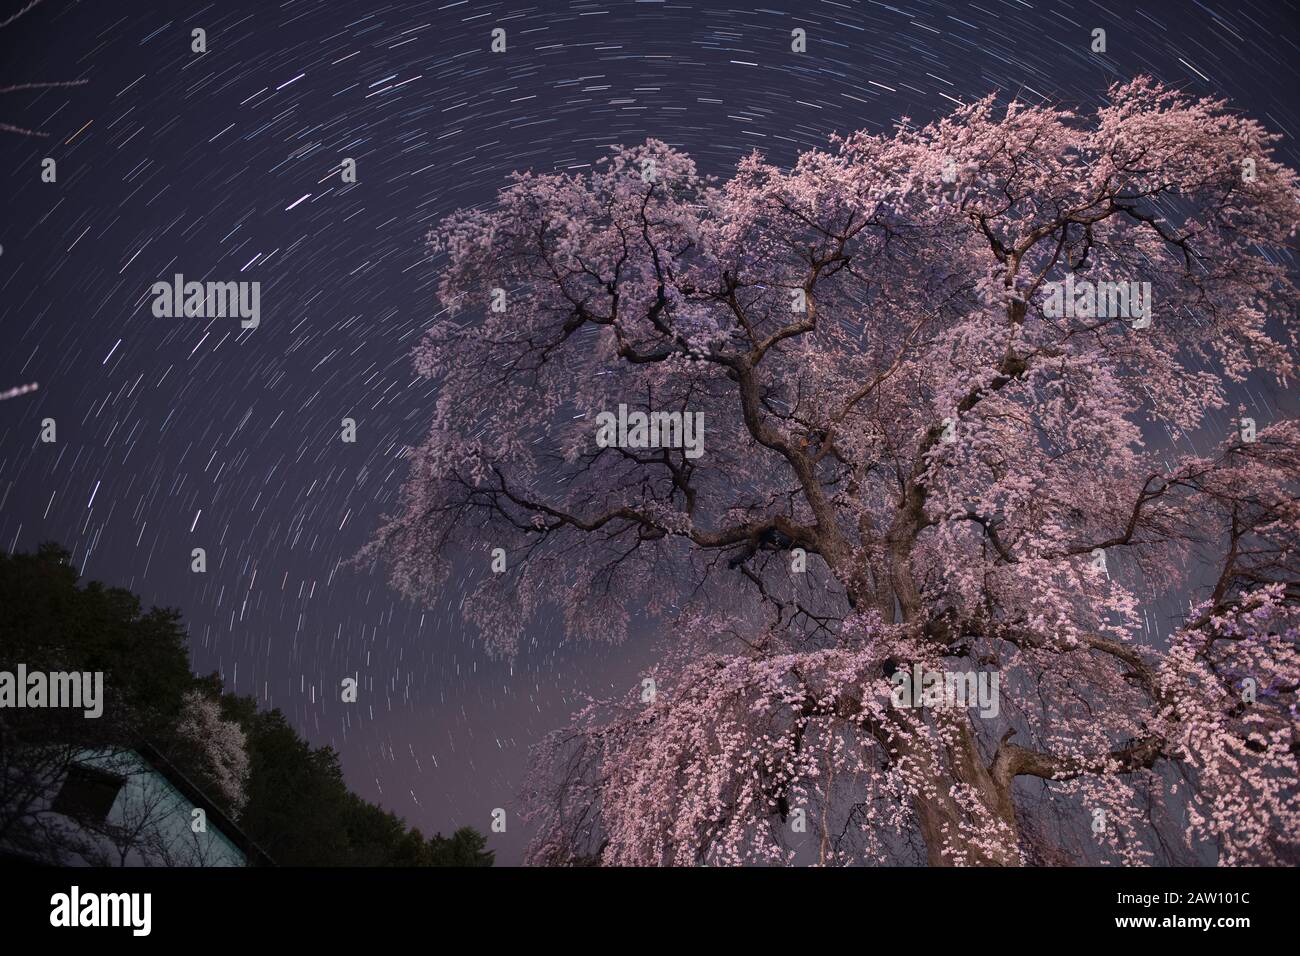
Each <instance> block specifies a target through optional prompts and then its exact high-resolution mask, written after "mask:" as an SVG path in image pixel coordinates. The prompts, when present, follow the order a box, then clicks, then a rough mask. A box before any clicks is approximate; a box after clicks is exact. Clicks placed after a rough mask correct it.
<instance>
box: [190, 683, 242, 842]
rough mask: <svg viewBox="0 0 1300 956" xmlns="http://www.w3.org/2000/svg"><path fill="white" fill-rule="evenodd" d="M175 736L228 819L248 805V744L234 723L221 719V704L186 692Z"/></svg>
mask: <svg viewBox="0 0 1300 956" xmlns="http://www.w3.org/2000/svg"><path fill="white" fill-rule="evenodd" d="M182 708H183V709H182V711H181V716H180V721H179V722H178V723H177V725H176V736H177V738H178V739H179V740H180V742H181V744H182V746H185V747H188V748H190V749H191V750H192V751H193V756H192V758H191V759H192V760H193V761H194V762H195V763H196V764H197V765H198V767H200V768H201V775H202V776H203V777H204V778H205V779H206V780H207V781H208V782H210V783H211V784H212V786H213V787H214V788H215V790H216V792H217V793H218V794H219V795H220V797H221V800H222V802H223V804H224V805H225V806H227V807H229V808H230V810H231V816H233V817H238V816H239V814H240V812H241V811H242V810H243V809H244V805H245V804H246V803H247V802H248V794H247V792H246V790H245V786H246V784H247V783H248V773H249V764H248V740H247V737H246V735H245V734H244V731H243V728H241V727H240V726H239V723H238V722H237V721H234V720H226V719H225V718H224V717H222V716H221V704H220V702H219V701H217V700H216V699H215V698H212V697H209V696H208V695H206V694H204V693H203V692H202V691H199V690H190V691H186V693H185V697H184V700H183V703H182Z"/></svg>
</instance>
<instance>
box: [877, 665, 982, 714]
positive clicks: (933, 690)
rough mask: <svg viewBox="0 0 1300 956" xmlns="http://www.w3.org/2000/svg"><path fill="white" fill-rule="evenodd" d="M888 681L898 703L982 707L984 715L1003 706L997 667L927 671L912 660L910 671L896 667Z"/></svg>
mask: <svg viewBox="0 0 1300 956" xmlns="http://www.w3.org/2000/svg"><path fill="white" fill-rule="evenodd" d="M889 681H890V683H891V684H893V685H894V687H893V690H892V691H891V692H890V700H891V701H892V702H893V704H894V706H895V707H904V708H911V707H938V708H946V707H961V708H966V707H979V713H980V716H981V717H996V716H997V715H998V713H999V711H1000V709H1001V708H1000V706H999V704H998V684H999V677H998V673H997V671H928V670H923V669H922V667H921V665H920V664H913V665H912V669H911V670H910V671H908V670H906V669H903V668H900V669H899V670H896V671H894V673H893V675H892V676H891V677H890V678H889Z"/></svg>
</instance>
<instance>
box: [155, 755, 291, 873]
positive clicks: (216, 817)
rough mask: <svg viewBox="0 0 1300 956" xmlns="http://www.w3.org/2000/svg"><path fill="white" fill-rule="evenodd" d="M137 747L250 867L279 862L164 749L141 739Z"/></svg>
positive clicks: (271, 864) (273, 864) (272, 864)
mask: <svg viewBox="0 0 1300 956" xmlns="http://www.w3.org/2000/svg"><path fill="white" fill-rule="evenodd" d="M134 750H135V752H136V753H138V754H139V755H140V756H141V757H143V758H144V759H145V760H146V761H147V762H148V763H149V765H150V766H151V767H153V768H154V769H155V770H157V771H158V773H160V774H161V775H162V776H164V777H166V778H167V780H168V782H169V783H171V785H172V786H173V787H175V788H176V789H177V790H179V791H180V792H181V793H182V794H183V795H184V796H185V798H186V799H188V800H189V801H190V802H191V803H193V804H194V806H196V807H201V808H202V809H203V812H204V813H205V814H206V815H207V818H208V820H210V821H212V822H213V823H215V824H216V826H217V828H218V829H219V830H220V831H221V832H222V833H224V834H225V835H226V837H227V838H229V840H230V842H231V843H233V844H235V846H237V847H238V848H239V849H240V850H242V851H243V853H244V856H245V857H246V858H247V860H248V864H249V866H275V861H274V860H272V859H271V857H270V855H269V854H268V853H267V852H266V851H265V850H263V849H262V848H261V847H260V846H258V845H257V843H256V841H254V840H253V838H252V837H250V836H249V835H248V834H247V833H245V832H244V831H243V830H241V829H240V828H239V826H238V824H236V823H235V821H234V820H232V819H231V818H230V817H228V816H227V815H226V814H225V812H224V811H223V810H222V809H221V808H220V807H219V806H217V805H216V804H215V803H214V802H213V801H212V800H211V799H209V797H208V795H207V794H206V793H204V792H203V789H202V788H201V787H200V786H199V785H198V784H196V783H195V782H194V781H193V780H191V779H190V778H189V777H187V776H186V775H185V774H184V773H183V772H182V771H181V769H180V768H179V767H177V766H176V765H175V764H173V763H172V762H171V761H170V760H168V759H167V758H166V757H165V756H163V754H162V751H160V750H159V749H158V748H157V747H155V746H154V745H153V744H151V743H149V742H148V741H147V740H142V741H138V742H137V743H136V745H135V747H134Z"/></svg>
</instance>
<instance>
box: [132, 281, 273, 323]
mask: <svg viewBox="0 0 1300 956" xmlns="http://www.w3.org/2000/svg"><path fill="white" fill-rule="evenodd" d="M149 291H150V292H151V293H153V297H154V299H153V314H154V316H155V317H157V318H160V319H179V318H182V317H183V318H207V319H225V318H235V317H238V318H240V319H243V321H242V322H240V323H239V324H240V325H241V326H243V327H244V328H246V329H255V328H257V326H258V325H259V324H260V323H261V321H262V318H261V315H262V313H261V300H262V284H261V283H260V282H186V281H185V276H183V275H181V274H180V273H179V272H178V273H176V275H175V276H174V277H173V278H172V281H171V282H167V281H165V280H164V281H161V282H155V283H154V284H153V285H152V286H151V287H150V289H149Z"/></svg>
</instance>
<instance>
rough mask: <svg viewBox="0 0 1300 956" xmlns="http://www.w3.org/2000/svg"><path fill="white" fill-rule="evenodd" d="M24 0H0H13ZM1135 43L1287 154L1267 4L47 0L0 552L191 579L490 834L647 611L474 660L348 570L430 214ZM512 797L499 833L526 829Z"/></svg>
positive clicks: (8, 73)
mask: <svg viewBox="0 0 1300 956" xmlns="http://www.w3.org/2000/svg"><path fill="white" fill-rule="evenodd" d="M25 5H26V0H22V2H17V0H0V22H3V21H5V20H6V19H8V18H9V17H10V16H11V15H13V14H16V13H18V12H19V11H20V10H21V9H22V8H23V6H25ZM495 27H502V28H504V29H505V30H506V31H507V50H506V52H504V53H492V52H490V50H489V46H490V42H491V31H492V30H493V28H495ZM796 27H802V28H803V29H805V30H806V31H807V52H806V53H803V54H799V53H793V52H791V49H790V34H791V30H793V29H794V28H796ZM1097 27H1100V28H1103V29H1105V30H1106V37H1107V48H1108V52H1107V53H1106V54H1105V55H1100V54H1096V53H1093V52H1092V51H1091V49H1090V44H1091V41H1092V36H1091V34H1092V30H1093V29H1094V28H1097ZM195 28H202V29H204V30H205V31H206V34H207V50H208V52H206V53H204V54H197V53H194V52H192V50H191V30H193V29H195ZM1139 73H1148V74H1150V75H1152V76H1154V77H1156V78H1158V79H1161V80H1164V81H1166V82H1168V83H1171V84H1174V85H1177V86H1179V87H1182V88H1184V89H1186V90H1188V91H1189V92H1192V93H1195V94H1215V95H1224V96H1227V97H1228V98H1230V99H1231V100H1232V101H1233V104H1234V105H1235V106H1236V107H1238V108H1240V109H1242V110H1243V111H1245V112H1246V113H1248V114H1250V115H1252V116H1254V117H1256V118H1257V119H1259V120H1260V121H1261V122H1263V123H1264V125H1265V126H1267V127H1268V128H1270V129H1271V130H1273V131H1276V132H1280V133H1283V134H1284V135H1285V136H1286V137H1287V140H1286V142H1285V143H1284V144H1283V147H1282V149H1281V151H1280V158H1281V159H1282V161H1283V162H1285V163H1286V164H1287V165H1290V166H1292V167H1296V166H1300V150H1297V146H1296V142H1295V139H1294V137H1295V136H1296V135H1297V134H1300V108H1298V107H1300V95H1298V94H1297V90H1300V5H1298V4H1297V3H1295V2H1291V0H1260V2H1249V3H1198V2H1195V0H1186V2H1178V0H1166V2H1156V3H1140V4H1136V5H1133V4H1130V3H1128V2H1121V0H1115V2H1113V3H1104V4H1099V3H1086V2H1077V3H1065V2H1060V3H1055V2H1048V0H1035V2H1033V3H1029V2H1021V0H980V2H978V3H936V2H910V3H909V2H900V3H898V4H889V3H877V2H863V3H854V2H831V0H803V2H801V3H799V4H780V3H777V2H776V0H771V5H770V6H767V7H764V8H761V9H760V8H757V7H754V8H750V9H739V8H738V6H737V7H724V6H710V5H705V4H691V3H659V2H635V3H634V2H626V3H561V2H558V0H557V2H548V3H535V4H519V3H478V2H461V3H441V4H439V3H388V4H374V3H363V2H356V0H329V2H318V0H288V2H283V3H274V2H271V0H263V2H260V3H247V2H230V0H220V2H215V3H209V4H199V3H194V4H190V3H183V2H145V0H139V2H137V0H113V2H106V0H99V2H91V0H86V2H70V0H44V2H43V3H38V4H37V5H36V6H35V7H34V8H33V9H31V10H30V11H28V12H27V13H25V14H24V15H23V16H21V17H20V18H18V19H16V20H14V21H13V22H12V23H9V24H8V25H6V26H3V27H2V28H0V87H10V86H16V85H20V84H24V83H37V82H47V83H48V82H54V81H79V80H84V81H86V82H85V83H84V85H80V86H73V87H56V88H51V89H33V90H12V91H7V92H4V93H3V94H0V124H8V125H9V126H12V127H18V128H21V129H25V130H30V131H37V132H41V133H45V134H47V136H46V137H45V138H38V137H35V136H30V135H24V134H22V133H19V132H0V175H3V181H2V182H3V185H2V186H0V190H2V195H3V212H2V213H0V245H2V246H3V252H2V253H0V394H3V393H4V392H5V391H6V390H8V389H10V388H14V387H17V386H23V385H27V384H30V383H38V384H39V388H38V389H37V390H36V391H33V392H28V393H26V394H22V395H18V396H15V397H11V398H6V399H4V400H3V401H0V549H3V550H6V551H12V550H31V549H34V548H35V547H36V546H37V545H38V544H39V543H40V542H42V541H46V540H53V541H57V542H59V543H61V544H63V545H64V546H65V547H67V548H68V549H69V550H71V552H72V553H73V556H74V560H75V563H76V565H77V567H78V569H79V570H80V571H81V573H82V574H83V575H85V576H86V577H88V578H95V579H100V580H103V581H106V582H109V583H112V584H119V585H122V586H125V587H127V588H130V589H132V590H134V591H136V592H137V593H138V594H140V596H141V598H142V599H143V600H144V601H145V602H146V603H147V604H161V605H168V606H174V607H177V608H179V609H180V610H181V611H182V612H183V614H184V616H185V619H186V621H187V622H188V626H189V632H190V639H191V647H192V654H193V658H194V664H195V670H196V671H197V672H199V673H208V672H211V671H214V670H215V671H218V672H219V673H220V675H221V677H222V678H223V680H224V681H225V684H226V687H227V688H228V689H230V690H233V691H236V692H239V693H242V694H249V695H253V696H255V697H257V698H258V700H259V701H261V702H262V703H263V704H264V705H265V706H268V707H270V706H275V707H279V708H281V709H282V710H283V711H284V712H285V713H286V714H287V715H288V716H289V718H290V719H291V720H292V721H293V722H294V724H295V725H296V726H297V727H298V729H299V730H300V731H302V732H303V733H304V734H306V735H307V736H308V737H309V739H310V740H311V741H312V742H313V743H315V744H326V743H328V744H330V745H332V746H334V747H335V748H336V749H337V750H338V751H339V752H340V753H341V755H342V763H343V768H344V771H345V774H346V778H347V781H348V784H349V785H350V786H351V787H352V789H354V790H355V791H357V792H358V793H359V794H361V795H362V796H364V797H366V798H367V799H371V800H375V801H378V802H380V803H382V804H383V805H384V806H385V807H387V808H388V809H391V810H393V811H394V812H396V813H398V814H400V815H401V816H403V817H404V818H406V820H407V821H408V823H411V824H413V825H418V826H419V827H421V828H422V829H423V830H424V831H425V832H426V833H431V832H433V831H435V830H441V831H442V832H444V833H446V832H448V831H449V830H450V829H453V828H455V827H457V826H461V825H471V826H475V827H477V828H478V829H479V830H481V831H483V832H487V831H488V829H489V825H490V821H491V813H492V810H493V809H494V808H496V807H504V808H507V809H510V808H514V807H516V806H517V801H516V794H517V791H518V789H519V786H520V784H521V780H522V771H523V767H524V764H525V761H526V758H527V750H528V747H529V746H530V745H531V744H532V743H533V742H535V741H536V740H537V739H538V738H539V737H540V736H541V735H543V734H544V733H546V732H547V731H549V730H552V729H554V728H556V727H557V726H559V725H560V724H561V723H562V722H563V721H564V719H565V717H566V716H567V714H568V713H569V712H570V711H571V710H573V709H574V708H575V707H576V706H577V705H578V704H579V702H580V699H581V697H582V696H583V695H586V694H592V695H597V696H603V695H606V694H609V693H610V692H612V691H618V692H622V691H623V690H624V689H625V688H626V687H628V686H629V685H630V684H631V683H632V682H633V681H634V680H635V676H636V673H637V671H638V668H639V667H641V666H643V665H644V664H645V663H647V662H648V661H650V660H651V659H653V657H654V653H653V651H654V649H653V647H652V641H653V639H654V638H655V637H656V636H657V635H654V634H645V635H643V636H642V638H641V639H638V640H637V641H635V642H633V643H632V644H629V645H625V646H622V647H606V646H592V645H588V644H584V645H581V646H574V645H573V644H572V643H565V641H564V639H563V635H562V634H561V633H560V631H559V629H558V628H557V627H555V626H553V624H552V623H550V622H546V621H541V622H538V623H537V625H536V626H535V628H534V630H533V631H532V634H533V640H532V641H531V643H530V644H529V645H528V646H525V647H524V648H523V650H522V651H521V653H520V655H519V656H518V657H517V658H516V659H515V660H513V661H500V660H493V659H490V658H489V657H488V656H487V655H486V654H485V653H484V652H483V651H482V650H481V649H480V648H479V647H478V646H477V644H476V641H475V637H474V635H473V634H472V633H469V632H467V631H466V629H465V627H464V626H463V625H462V624H461V622H460V618H459V614H458V613H454V608H452V607H450V606H443V607H436V606H435V607H428V608H421V607H416V606H413V605H411V604H410V603H409V602H406V601H404V600H402V599H400V598H398V597H397V596H396V595H395V594H394V593H393V592H392V590H391V589H390V588H389V587H388V585H387V583H386V581H385V579H384V576H383V573H382V571H381V570H377V571H374V572H371V571H369V570H367V569H358V568H355V567H346V566H341V562H344V561H346V560H347V559H349V558H351V557H353V556H354V555H355V554H356V552H357V551H358V550H359V549H360V547H361V546H362V545H363V544H364V543H365V542H366V540H367V539H368V537H369V536H370V535H371V534H372V533H373V532H374V530H375V528H376V527H377V524H378V522H379V517H380V515H381V514H384V513H385V512H387V511H390V510H392V509H393V508H394V503H395V500H396V494H397V492H398V490H399V487H400V484H401V481H402V479H403V477H404V475H405V462H404V460H403V458H402V451H403V448H404V447H405V446H407V445H413V444H416V443H418V442H419V440H420V439H421V438H422V436H423V434H424V431H425V429H426V427H427V424H428V420H429V412H430V409H431V406H432V401H433V394H434V386H432V385H431V384H430V383H429V382H427V381H425V380H422V379H419V378H418V377H417V376H416V375H415V374H414V372H413V370H412V367H411V362H410V358H409V352H410V349H411V347H412V346H413V345H414V344H415V342H416V341H417V339H418V337H419V335H420V333H421V332H422V331H423V330H424V328H425V327H426V326H427V325H428V324H429V323H430V321H431V319H432V318H433V316H434V314H435V312H436V310H437V308H438V306H437V304H436V302H435V297H434V287H435V284H436V281H437V275H438V262H437V261H436V260H431V259H430V257H429V254H428V252H427V250H426V248H425V244H424V237H425V235H426V234H427V232H428V231H429V229H430V228H431V227H432V226H434V225H435V224H436V223H437V222H438V221H439V220H440V219H441V218H442V217H443V216H445V215H446V214H448V213H450V212H452V211H453V210H455V209H457V208H460V207H464V206H474V205H482V204H487V203H490V202H491V201H492V199H493V196H494V194H495V191H496V189H497V188H498V187H500V186H501V185H502V184H503V183H504V181H505V177H506V176H507V175H508V174H509V173H510V172H511V171H513V170H516V169H525V168H533V169H536V170H539V171H547V172H549V171H553V170H578V171H580V170H583V169H586V168H588V167H589V166H590V165H591V164H592V163H593V162H594V161H595V160H597V159H598V158H600V156H602V155H603V154H604V153H605V151H606V150H607V148H608V147H609V146H610V145H611V144H619V143H626V144H632V143H636V142H639V141H641V140H644V139H645V138H646V137H647V136H653V137H657V138H659V139H662V140H664V141H665V142H667V143H669V144H671V145H673V146H677V147H680V148H682V149H684V150H686V151H687V152H689V153H690V154H691V155H692V156H693V157H694V158H695V159H696V161H697V162H698V163H699V164H700V166H701V168H702V170H703V171H705V172H707V173H712V174H718V175H725V174H726V172H727V171H728V170H729V169H730V168H732V167H733V166H734V163H735V162H736V160H737V159H738V158H739V157H741V156H742V155H744V154H745V153H748V152H749V151H750V150H751V149H754V148H758V149H760V150H762V151H764V152H765V153H766V154H767V156H768V158H769V159H770V160H772V161H774V162H776V163H779V164H781V165H788V164H789V163H790V162H791V161H792V160H793V159H794V157H795V156H796V155H797V153H798V152H799V151H801V150H803V149H806V148H809V147H815V146H822V145H825V142H826V139H827V137H828V136H829V135H830V134H831V133H833V132H836V131H838V132H849V131H852V130H855V129H861V128H866V129H868V130H871V131H881V130H886V129H888V128H890V127H891V126H892V125H893V124H894V123H895V122H897V120H899V119H900V118H901V117H904V116H908V117H911V118H912V120H914V121H916V122H918V123H924V122H927V121H929V120H931V119H933V118H935V117H937V116H939V115H942V114H944V113H946V112H948V111H949V110H950V109H951V108H952V107H954V106H955V105H956V104H957V103H959V102H964V101H969V100H970V99H972V98H975V97H977V96H982V95H984V94H987V93H990V92H998V93H1001V94H1004V95H1006V96H1012V95H1016V96H1019V97H1020V98H1022V99H1024V100H1028V101H1030V102H1040V101H1042V100H1045V99H1046V100H1051V101H1054V102H1059V103H1063V104H1067V105H1071V106H1077V107H1080V108H1084V109H1090V108H1092V107H1093V106H1094V105H1095V104H1096V103H1097V102H1098V101H1099V99H1100V97H1101V94H1102V93H1104V91H1105V89H1106V86H1107V85H1108V84H1109V83H1111V82H1114V81H1120V80H1127V79H1130V78H1131V77H1132V76H1134V75H1135V74H1139ZM45 157H51V158H53V159H55V160H56V162H57V180H56V182H53V183H48V182H42V181H41V169H42V159H43V158H45ZM343 157H352V158H354V159H355V160H356V162H357V173H358V177H357V178H358V181H357V182H356V183H355V184H345V183H343V182H342V181H341V177H340V175H339V164H340V161H341V159H342V158H343ZM177 272H179V273H182V274H184V275H185V276H186V278H187V279H199V280H204V279H213V280H232V279H236V280H250V281H252V280H256V281H259V282H260V283H261V302H260V311H261V316H260V326H259V327H258V328H256V329H248V330H244V329H241V327H240V323H239V320H238V319H232V318H225V319H204V318H189V319H186V318H170V319H169V318H156V317H155V316H154V315H153V314H152V310H151V305H152V296H151V294H150V286H151V285H152V284H153V283H155V282H157V281H159V280H170V278H171V277H172V275H173V274H175V273H177ZM344 417H352V418H354V419H355V420H356V422H357V441H356V442H355V444H344V443H343V442H341V441H340V440H339V431H340V420H341V419H342V418H344ZM1265 417H1266V418H1268V417H1271V416H1265ZM45 418H53V419H55V421H56V423H57V430H58V431H57V435H58V440H57V441H56V442H54V443H43V442H41V441H40V431H41V421H42V419H45ZM195 547H203V548H205V549H206V550H207V556H208V570H207V573H206V574H194V573H192V572H191V570H190V554H191V549H192V548H195ZM353 674H356V675H358V676H359V677H360V681H361V697H360V702H359V703H358V704H356V705H344V704H342V703H341V702H339V700H338V698H339V682H340V680H341V679H342V678H343V677H346V676H350V675H353ZM511 823H512V826H511V827H510V829H509V830H508V832H507V833H505V834H492V835H491V836H490V840H489V846H490V847H491V848H493V849H495V850H497V853H498V856H497V859H498V862H500V863H516V862H518V861H519V859H520V857H521V854H522V849H523V845H524V842H525V833H524V832H523V831H522V830H521V828H520V827H519V826H518V825H517V824H516V823H515V821H514V817H513V814H512V816H511Z"/></svg>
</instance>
